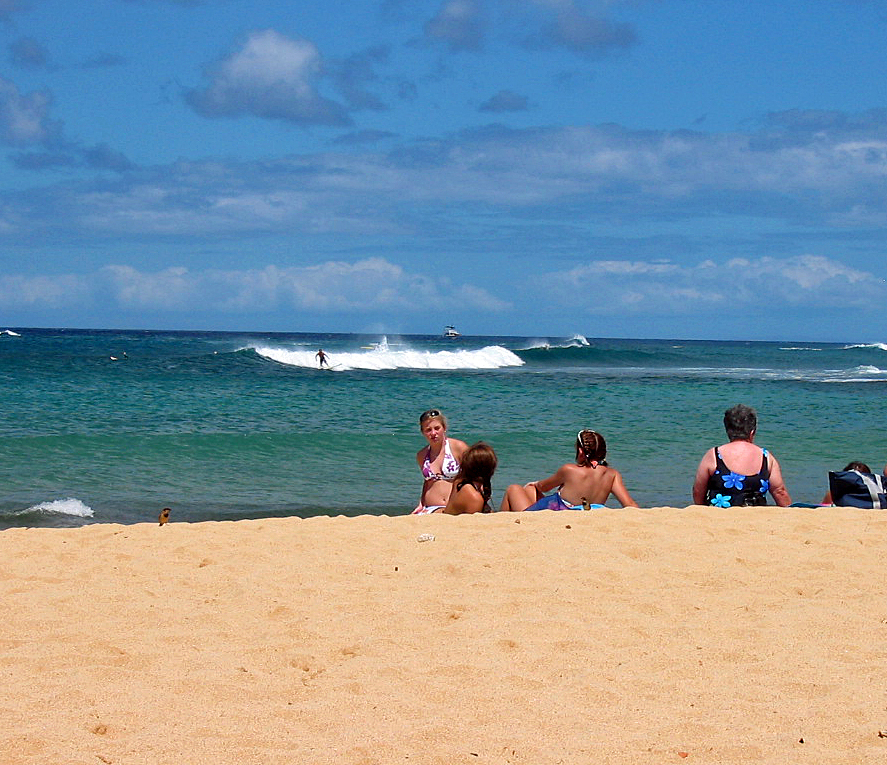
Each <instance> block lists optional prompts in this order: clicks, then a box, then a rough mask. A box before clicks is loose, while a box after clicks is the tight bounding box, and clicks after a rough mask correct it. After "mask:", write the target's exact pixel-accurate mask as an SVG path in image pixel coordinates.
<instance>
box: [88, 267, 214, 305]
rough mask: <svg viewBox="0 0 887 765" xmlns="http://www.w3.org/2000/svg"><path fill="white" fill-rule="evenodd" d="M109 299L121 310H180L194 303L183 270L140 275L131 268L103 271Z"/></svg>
mask: <svg viewBox="0 0 887 765" xmlns="http://www.w3.org/2000/svg"><path fill="white" fill-rule="evenodd" d="M103 275H104V276H106V278H107V281H108V287H109V292H110V297H111V298H112V299H113V301H114V302H115V303H116V304H117V305H118V306H120V307H121V308H148V309H158V308H159V309H183V308H188V307H193V306H194V301H195V300H197V299H198V297H199V296H198V295H197V290H196V289H195V287H196V284H195V281H194V280H193V279H192V277H191V275H190V274H189V273H188V270H187V269H186V268H181V267H175V268H167V269H165V270H163V271H158V272H156V273H144V272H141V271H138V270H136V269H135V268H133V267H132V266H121V265H111V266H106V267H105V268H104V269H103Z"/></svg>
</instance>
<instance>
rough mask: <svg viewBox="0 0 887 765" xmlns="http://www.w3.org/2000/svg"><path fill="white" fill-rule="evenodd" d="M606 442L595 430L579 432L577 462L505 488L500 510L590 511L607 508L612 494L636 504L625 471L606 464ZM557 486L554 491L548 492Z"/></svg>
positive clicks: (624, 501)
mask: <svg viewBox="0 0 887 765" xmlns="http://www.w3.org/2000/svg"><path fill="white" fill-rule="evenodd" d="M606 458H607V442H606V441H605V440H604V437H603V436H602V435H601V434H600V433H598V432H597V431H594V430H580V431H579V433H578V434H577V435H576V461H575V462H568V463H567V464H565V465H561V466H560V468H559V469H558V471H557V472H556V473H554V475H551V476H549V477H548V478H543V479H542V480H541V481H530V483H528V484H524V485H523V486H521V485H520V484H517V483H514V484H512V485H511V486H509V487H508V488H507V489H506V490H505V496H504V497H503V498H502V504H501V505H500V507H499V510H500V511H501V512H517V511H521V510H590V509H591V508H593V507H598V508H599V507H604V502H606V501H607V498H608V497H609V496H610V495H611V494H612V495H613V496H614V497H616V499H618V500H619V502H620V503H621V504H622V506H623V507H628V506H632V507H637V503H636V502H635V501H634V500H633V499H632V498H631V494H629V493H628V489H626V488H625V484H624V482H623V481H622V474H621V473H620V472H619V471H618V470H615V469H613V468H611V467H610V466H609V465H607V459H606ZM552 489H557V491H556V492H554V494H551V495H549V496H547V497H546V496H544V495H545V492H547V491H551V490H552Z"/></svg>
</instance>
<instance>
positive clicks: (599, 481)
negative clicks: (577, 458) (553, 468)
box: [537, 462, 634, 507]
mask: <svg viewBox="0 0 887 765" xmlns="http://www.w3.org/2000/svg"><path fill="white" fill-rule="evenodd" d="M556 486H560V487H561V489H560V495H561V498H562V499H563V500H564V501H565V502H569V503H570V504H572V505H578V504H580V503H581V502H582V499H583V497H584V498H585V500H586V501H587V502H589V503H590V504H592V505H602V504H604V503H605V502H606V501H607V499H608V498H609V496H610V494H613V495H614V496H615V497H616V499H618V500H619V502H620V503H621V504H622V506H623V507H626V506H629V505H634V500H633V499H632V498H631V495H630V494H629V493H628V491H627V489H626V488H625V485H624V484H623V482H622V475H621V474H620V472H619V471H618V470H614V469H613V468H611V467H606V466H605V465H597V466H596V467H591V466H590V465H577V464H575V463H572V462H568V463H567V464H565V465H561V467H560V469H559V470H558V471H557V472H556V473H555V474H554V475H553V476H551V477H550V478H546V479H545V480H544V481H539V482H538V484H537V488H538V489H539V490H540V491H542V492H543V493H544V492H548V491H551V489H553V488H555V487H556Z"/></svg>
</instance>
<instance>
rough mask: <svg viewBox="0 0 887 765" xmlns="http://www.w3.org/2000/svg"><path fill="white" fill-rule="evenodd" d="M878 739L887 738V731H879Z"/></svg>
mask: <svg viewBox="0 0 887 765" xmlns="http://www.w3.org/2000/svg"><path fill="white" fill-rule="evenodd" d="M878 738H887V730H879V731H878Z"/></svg>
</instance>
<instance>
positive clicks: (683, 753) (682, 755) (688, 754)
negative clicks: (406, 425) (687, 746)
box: [678, 752, 690, 759]
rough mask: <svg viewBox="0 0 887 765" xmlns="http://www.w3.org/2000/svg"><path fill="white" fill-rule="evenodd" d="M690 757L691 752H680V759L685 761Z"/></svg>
mask: <svg viewBox="0 0 887 765" xmlns="http://www.w3.org/2000/svg"><path fill="white" fill-rule="evenodd" d="M689 756H690V753H689V752H678V757H683V758H684V759H686V758H687V757H689Z"/></svg>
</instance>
